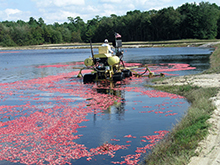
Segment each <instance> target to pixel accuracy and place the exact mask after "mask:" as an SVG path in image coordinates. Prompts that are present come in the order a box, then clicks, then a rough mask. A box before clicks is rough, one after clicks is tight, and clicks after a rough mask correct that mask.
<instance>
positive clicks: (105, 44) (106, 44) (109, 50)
mask: <svg viewBox="0 0 220 165" xmlns="http://www.w3.org/2000/svg"><path fill="white" fill-rule="evenodd" d="M102 46H107V47H108V52H109V53H112V54H113V51H112V49H111V46H110V45H109V44H108V39H105V40H104V43H103V44H102Z"/></svg>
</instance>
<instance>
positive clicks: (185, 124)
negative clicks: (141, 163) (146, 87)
mask: <svg viewBox="0 0 220 165" xmlns="http://www.w3.org/2000/svg"><path fill="white" fill-rule="evenodd" d="M156 89H158V90H163V91H166V92H170V93H175V94H180V95H183V96H185V97H186V98H187V100H188V101H189V102H190V103H191V106H190V108H189V109H188V111H187V114H186V115H185V116H184V117H183V118H182V119H181V121H179V123H178V124H177V125H175V126H174V128H173V129H172V130H171V132H170V133H169V134H168V135H167V136H166V138H164V139H163V140H162V141H161V142H159V143H158V144H157V145H156V146H155V147H154V148H153V149H152V152H151V153H150V154H149V155H148V156H147V158H146V162H145V163H146V164H155V165H156V164H187V163H188V162H189V159H190V157H192V156H194V155H196V154H197V153H195V149H196V148H197V146H198V143H199V142H200V141H201V140H202V139H203V138H204V137H206V135H207V134H208V128H209V126H210V125H209V124H208V123H207V122H206V121H207V119H209V118H210V115H211V112H212V111H213V110H214V108H215V107H214V106H213V105H212V103H211V101H210V100H209V98H210V97H213V96H215V95H216V94H217V89H216V88H205V89H203V88H199V87H192V86H190V85H183V86H166V87H164V86H159V87H156Z"/></svg>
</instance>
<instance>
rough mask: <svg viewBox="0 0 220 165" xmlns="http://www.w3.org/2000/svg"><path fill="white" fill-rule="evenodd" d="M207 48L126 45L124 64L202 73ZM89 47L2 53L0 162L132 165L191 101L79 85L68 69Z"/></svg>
mask: <svg viewBox="0 0 220 165" xmlns="http://www.w3.org/2000/svg"><path fill="white" fill-rule="evenodd" d="M94 51H95V53H97V50H96V49H95V50H94ZM212 51H213V49H209V48H193V47H189V48H188V47H187V48H124V52H125V53H124V60H125V61H126V63H130V64H131V65H132V64H134V63H142V64H149V66H152V67H151V69H152V70H153V71H155V72H157V71H158V72H161V71H162V72H163V73H166V76H173V75H187V74H195V73H200V72H202V71H204V70H206V69H208V67H209V56H210V54H211V53H212ZM89 56H91V53H90V50H89V49H60V50H18V51H17V50H16V51H0V73H1V74H0V85H1V86H0V94H1V95H0V164H49V163H52V164H53V163H54V164H67V163H71V164H129V163H132V162H133V164H135V163H138V162H140V161H141V159H142V158H143V155H145V152H148V151H149V150H150V148H151V146H152V145H154V144H155V142H156V141H157V140H159V139H160V138H162V137H163V136H164V135H165V134H166V133H167V131H169V130H170V129H171V128H172V126H173V124H175V123H176V122H177V120H178V119H180V118H181V117H182V116H183V115H184V113H185V112H186V110H187V108H188V107H189V103H187V101H186V100H185V99H184V98H183V97H181V96H177V95H173V94H169V93H165V92H161V91H155V90H153V89H150V88H146V87H144V86H143V85H144V84H145V83H146V82H148V78H147V77H145V78H140V79H137V78H134V77H133V78H132V79H126V80H125V81H124V82H122V83H121V84H118V85H116V86H115V87H114V88H112V87H111V88H110V87H109V86H107V87H100V86H98V85H96V84H89V85H84V84H82V79H79V78H76V75H77V70H74V69H73V68H72V67H73V66H74V67H75V66H82V63H81V62H82V61H84V59H85V58H87V57H89Z"/></svg>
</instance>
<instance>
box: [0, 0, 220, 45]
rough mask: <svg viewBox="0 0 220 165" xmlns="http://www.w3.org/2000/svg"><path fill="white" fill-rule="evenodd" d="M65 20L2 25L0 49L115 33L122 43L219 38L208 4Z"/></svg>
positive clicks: (219, 21) (218, 14) (215, 10)
mask: <svg viewBox="0 0 220 165" xmlns="http://www.w3.org/2000/svg"><path fill="white" fill-rule="evenodd" d="M67 19H68V22H64V23H62V24H59V23H57V22H55V23H54V24H52V25H51V24H50V25H47V24H45V22H44V20H43V19H42V18H39V19H38V20H36V19H34V18H33V17H30V19H29V21H28V22H24V21H22V20H18V21H17V22H14V21H2V22H0V46H24V45H39V44H45V43H50V44H55V43H72V42H89V41H90V40H92V41H93V42H102V41H103V40H104V39H105V38H108V39H109V40H110V41H113V40H114V32H118V33H120V34H121V35H122V38H123V41H159V40H173V39H195V38H196V39H214V38H220V7H219V6H217V5H216V4H215V3H213V4H210V3H209V2H201V3H199V4H196V3H185V4H183V5H182V6H180V7H178V8H177V9H174V8H173V7H168V8H163V9H161V10H158V11H157V10H150V11H144V12H141V11H140V10H134V11H129V12H127V13H126V15H123V16H117V15H115V14H112V15H111V16H110V17H105V16H104V17H99V16H98V15H97V16H95V18H93V19H91V20H88V21H87V22H86V23H85V22H84V21H83V19H81V18H80V17H79V16H78V17H76V18H73V17H68V18H67Z"/></svg>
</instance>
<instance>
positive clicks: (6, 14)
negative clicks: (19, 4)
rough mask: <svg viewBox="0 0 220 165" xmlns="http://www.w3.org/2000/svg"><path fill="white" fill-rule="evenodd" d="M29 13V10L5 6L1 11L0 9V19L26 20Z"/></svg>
mask: <svg viewBox="0 0 220 165" xmlns="http://www.w3.org/2000/svg"><path fill="white" fill-rule="evenodd" d="M30 15H31V13H30V12H29V11H26V12H25V11H21V10H19V9H12V8H7V9H5V10H3V11H0V20H2V21H6V20H8V21H17V20H23V21H28V20H29V17H31V16H30Z"/></svg>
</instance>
